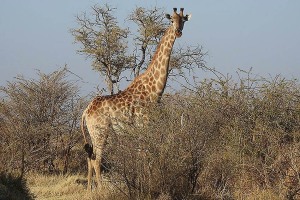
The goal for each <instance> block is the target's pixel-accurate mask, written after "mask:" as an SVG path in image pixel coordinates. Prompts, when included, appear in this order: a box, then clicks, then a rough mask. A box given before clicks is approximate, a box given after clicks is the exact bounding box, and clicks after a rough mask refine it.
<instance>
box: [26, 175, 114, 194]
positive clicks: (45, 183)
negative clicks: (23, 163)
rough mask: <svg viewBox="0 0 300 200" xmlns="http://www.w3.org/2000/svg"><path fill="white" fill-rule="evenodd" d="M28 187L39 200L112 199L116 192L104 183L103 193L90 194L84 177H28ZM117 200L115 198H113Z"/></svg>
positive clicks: (93, 192)
mask: <svg viewBox="0 0 300 200" xmlns="http://www.w3.org/2000/svg"><path fill="white" fill-rule="evenodd" d="M26 178H27V182H28V187H29V189H30V190H31V192H32V193H33V194H34V195H35V197H36V199H38V200H52V199H53V200H54V199H55V200H56V199H61V200H76V199H78V200H84V199H91V200H98V199H112V197H113V196H114V195H116V191H113V190H114V188H113V187H112V185H111V184H110V183H109V182H107V181H104V182H103V185H104V186H103V188H102V190H101V192H99V191H98V190H97V189H94V190H93V191H92V192H88V191H87V189H86V184H85V182H86V181H85V180H86V177H85V176H83V175H78V174H77V175H41V174H29V175H27V177H26ZM113 199H115V198H113Z"/></svg>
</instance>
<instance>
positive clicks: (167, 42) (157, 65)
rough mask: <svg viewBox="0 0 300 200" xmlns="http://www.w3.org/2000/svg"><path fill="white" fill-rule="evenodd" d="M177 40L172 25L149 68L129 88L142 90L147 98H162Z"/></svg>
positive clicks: (135, 91) (138, 91)
mask: <svg viewBox="0 0 300 200" xmlns="http://www.w3.org/2000/svg"><path fill="white" fill-rule="evenodd" d="M175 40H176V36H175V31H174V29H173V27H172V26H170V27H169V28H168V29H167V30H166V31H165V33H164V36H163V37H162V39H161V41H160V43H159V44H158V46H157V49H156V51H155V54H154V56H153V58H152V61H151V62H150V64H149V66H148V68H147V70H146V71H145V73H143V74H141V75H140V76H139V77H137V78H136V80H135V81H134V82H133V83H132V84H131V85H130V86H129V87H128V88H127V89H128V90H131V91H134V93H141V92H142V93H144V94H143V95H144V96H145V97H146V98H147V97H150V101H158V100H159V99H160V97H161V95H162V93H163V92H164V89H165V86H166V83H167V78H168V72H169V61H170V56H171V52H172V48H173V45H174V42H175ZM141 90H142V91H141Z"/></svg>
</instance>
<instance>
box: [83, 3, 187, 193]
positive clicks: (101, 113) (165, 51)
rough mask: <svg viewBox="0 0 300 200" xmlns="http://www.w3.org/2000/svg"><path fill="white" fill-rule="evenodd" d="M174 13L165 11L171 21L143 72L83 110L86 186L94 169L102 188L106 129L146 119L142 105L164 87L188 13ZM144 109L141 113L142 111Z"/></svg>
mask: <svg viewBox="0 0 300 200" xmlns="http://www.w3.org/2000/svg"><path fill="white" fill-rule="evenodd" d="M173 10H174V12H173V15H172V16H171V15H170V14H166V18H167V19H169V20H170V21H171V24H170V26H169V27H168V28H167V29H166V31H165V33H164V35H163V37H162V38H161V41H160V42H159V44H158V46H157V49H156V52H155V54H154V56H153V58H152V60H151V62H150V64H149V66H148V68H147V69H146V71H145V72H144V73H143V74H141V75H139V76H138V77H136V79H135V80H134V81H133V82H132V83H131V84H130V85H129V86H128V87H127V88H126V89H125V90H124V91H121V92H119V93H118V94H114V95H108V96H96V97H95V98H94V99H93V100H92V101H91V102H90V104H89V105H88V106H87V108H86V109H85V110H84V111H83V114H82V119H81V129H82V133H83V136H84V141H85V146H84V148H85V150H86V152H87V153H88V158H87V162H88V189H89V190H90V189H91V178H92V172H93V168H94V170H95V175H96V181H97V185H98V188H100V187H101V175H100V166H101V158H102V153H103V149H104V146H105V142H106V139H107V137H108V132H109V129H110V128H112V129H113V130H114V129H115V130H116V129H117V127H118V125H119V124H122V122H124V121H125V122H126V121H130V120H133V121H134V122H135V123H138V122H137V121H142V122H143V120H145V118H146V117H145V116H146V114H145V109H143V108H145V107H146V106H147V104H148V103H157V102H158V101H159V100H160V98H161V96H162V94H163V92H164V89H165V86H166V82H167V78H168V72H169V61H170V56H171V51H172V48H173V45H174V42H175V40H176V38H180V37H181V35H182V30H183V26H184V23H185V22H186V21H188V20H189V19H190V18H191V15H185V16H184V15H183V10H184V9H183V8H180V13H177V8H174V9H173ZM143 111H144V112H143ZM84 121H85V124H86V126H87V129H88V132H89V134H90V138H91V141H92V145H90V144H88V142H87V139H86V135H85V130H84Z"/></svg>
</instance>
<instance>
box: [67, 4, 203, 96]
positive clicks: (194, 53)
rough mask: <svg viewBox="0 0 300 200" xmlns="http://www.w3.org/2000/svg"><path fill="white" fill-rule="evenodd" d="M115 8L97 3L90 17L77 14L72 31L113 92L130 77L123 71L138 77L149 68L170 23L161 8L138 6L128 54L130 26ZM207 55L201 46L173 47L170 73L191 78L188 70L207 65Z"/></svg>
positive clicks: (134, 11) (131, 20) (132, 14)
mask: <svg viewBox="0 0 300 200" xmlns="http://www.w3.org/2000/svg"><path fill="white" fill-rule="evenodd" d="M114 10H115V8H111V7H110V6H108V5H107V4H106V5H105V6H104V7H101V6H97V5H95V6H93V7H92V12H91V17H90V18H89V17H88V16H87V14H86V13H83V14H82V15H81V16H77V22H78V24H79V28H77V29H72V30H71V32H72V34H73V36H74V37H75V41H76V42H79V43H81V44H82V47H81V49H80V50H79V51H78V52H80V53H83V54H85V55H86V56H87V57H90V58H92V59H93V68H94V69H95V70H97V71H99V72H100V74H101V75H102V76H104V77H105V80H106V84H107V87H108V91H109V93H110V94H114V93H115V92H118V86H119V82H120V80H121V79H122V78H126V80H130V78H129V76H128V73H127V74H126V75H124V73H123V72H124V71H126V70H129V71H130V72H131V74H132V75H133V77H137V76H138V75H139V74H140V73H141V72H142V71H143V70H145V69H146V68H147V66H148V64H149V63H150V61H151V59H152V55H153V53H154V51H155V49H156V46H157V44H158V43H159V41H160V38H161V37H162V35H163V33H164V31H165V30H166V28H167V25H168V24H167V23H166V21H164V19H165V13H164V11H163V10H162V9H160V8H157V7H154V8H150V9H146V8H142V7H137V8H135V9H134V10H133V11H132V12H131V13H130V14H129V17H128V19H129V21H130V22H132V23H133V24H134V25H135V26H133V27H136V30H135V31H134V32H133V33H132V36H133V41H132V43H133V45H132V48H131V49H132V50H133V52H132V53H129V48H127V39H128V36H129V35H130V32H129V27H127V28H121V27H120V26H118V24H117V19H116V18H115V17H114V12H113V11H114ZM204 56H205V53H203V49H202V47H201V46H200V45H196V46H194V47H193V46H186V47H177V48H174V50H173V53H172V57H171V60H170V72H169V74H170V75H172V76H181V77H184V78H185V79H186V80H188V78H187V77H186V76H188V75H187V74H186V73H187V72H188V71H191V70H193V69H194V68H205V62H204ZM114 88H116V90H115V89H114Z"/></svg>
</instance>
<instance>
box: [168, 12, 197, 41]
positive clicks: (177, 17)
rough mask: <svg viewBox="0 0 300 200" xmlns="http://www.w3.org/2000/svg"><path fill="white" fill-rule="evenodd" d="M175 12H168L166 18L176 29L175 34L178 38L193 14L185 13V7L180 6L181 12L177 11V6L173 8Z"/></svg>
mask: <svg viewBox="0 0 300 200" xmlns="http://www.w3.org/2000/svg"><path fill="white" fill-rule="evenodd" d="M173 10H174V13H173V15H172V16H171V15H170V14H166V18H167V19H169V20H170V21H171V23H172V25H173V28H174V30H175V35H176V37H177V38H179V37H181V35H182V30H183V26H184V23H185V22H186V21H188V20H190V19H191V17H192V15H185V16H184V15H183V8H180V13H179V14H178V13H177V8H173Z"/></svg>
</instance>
